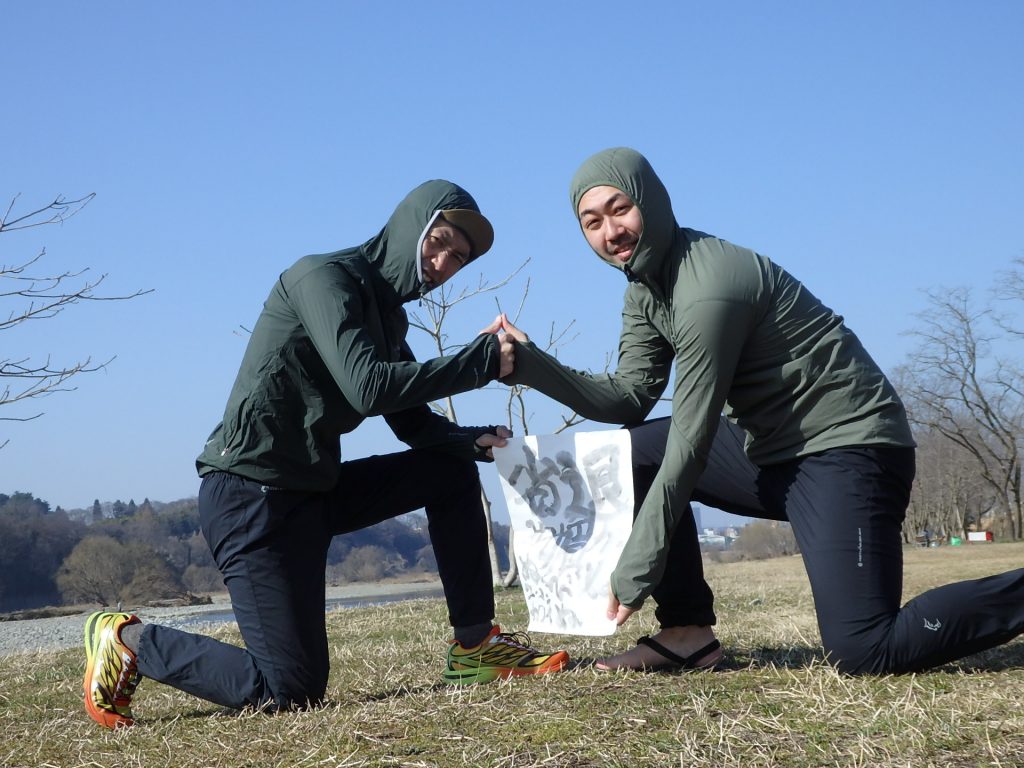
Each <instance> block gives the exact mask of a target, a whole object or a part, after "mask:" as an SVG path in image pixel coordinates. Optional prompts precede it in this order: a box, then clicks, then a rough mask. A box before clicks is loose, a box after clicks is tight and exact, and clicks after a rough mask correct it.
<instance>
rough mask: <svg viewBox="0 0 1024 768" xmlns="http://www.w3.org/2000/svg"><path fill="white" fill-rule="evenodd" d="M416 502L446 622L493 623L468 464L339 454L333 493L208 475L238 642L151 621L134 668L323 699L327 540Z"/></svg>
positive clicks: (184, 681)
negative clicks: (443, 600)
mask: <svg viewBox="0 0 1024 768" xmlns="http://www.w3.org/2000/svg"><path fill="white" fill-rule="evenodd" d="M421 507H422V508H424V509H425V511H426V515H427V521H428V526H429V532H430V540H431V543H432V544H433V547H434V555H435V557H436V559H437V567H438V572H439V575H440V578H441V582H442V585H443V586H444V591H445V597H446V599H447V602H448V611H449V618H450V620H451V622H452V624H453V625H455V626H472V625H475V624H480V623H484V622H487V621H490V620H491V619H492V618H493V617H494V594H493V587H492V585H491V570H490V560H489V558H488V555H487V538H486V537H487V534H486V527H485V523H484V516H483V510H482V508H481V501H480V478H479V475H478V474H477V470H476V465H475V464H474V463H473V462H471V461H466V460H464V459H459V458H456V457H453V456H451V455H449V454H445V453H441V452H434V451H426V450H413V451H406V452H404V453H396V454H390V455H387V456H371V457H369V458H366V459H360V460H357V461H349V462H344V463H343V464H342V465H341V477H340V479H339V480H338V483H337V485H336V486H335V488H334V490H333V491H331V492H329V493H304V492H295V491H287V490H280V489H274V488H269V487H266V486H263V485H261V484H260V483H257V482H253V481H251V480H246V479H244V478H241V477H238V476H237V475H231V474H225V473H219V472H215V473H213V474H210V475H207V476H206V477H204V478H203V482H202V486H201V488H200V491H199V517H200V523H201V525H202V528H203V534H204V535H205V537H206V540H207V543H208V544H209V545H210V550H211V552H212V553H213V558H214V560H215V561H216V563H217V567H218V568H219V569H220V571H221V573H222V574H223V576H224V583H225V584H226V586H227V588H228V591H229V593H230V595H231V605H232V608H233V610H234V614H235V619H236V620H237V622H238V628H239V629H240V630H241V633H242V639H243V640H244V641H245V648H239V647H237V646H234V645H230V644H226V643H222V642H219V641H217V640H215V639H213V638H210V637H206V636H203V635H194V634H190V633H187V632H181V631H179V630H175V629H172V628H169V627H163V626H160V625H157V624H146V625H145V627H144V629H143V632H142V637H141V639H140V641H139V648H138V664H139V672H140V674H141V675H142V676H143V677H148V678H151V679H153V680H158V681H160V682H162V683H166V684H168V685H171V686H173V687H175V688H178V689H179V690H183V691H186V692H188V693H191V694H193V695H195V696H199V697H200V698H203V699H206V700H208V701H212V702H214V703H216V704H220V705H222V706H227V707H234V708H242V707H244V706H246V705H249V706H255V707H268V708H271V709H279V708H290V707H295V706H305V705H308V704H315V703H317V702H319V701H321V700H322V699H323V696H324V692H325V691H326V688H327V676H328V672H329V668H330V665H329V660H328V647H327V632H326V625H325V616H324V598H325V570H326V563H327V549H328V547H329V546H330V543H331V538H332V537H333V536H335V535H336V534H339V533H347V532H349V531H354V530H357V529H360V528H365V527H367V526H370V525H373V524H374V523H378V522H380V521H382V520H386V519H388V518H392V517H395V516H397V515H401V514H404V513H406V512H411V511H413V510H416V509H419V508H421ZM367 650H368V651H371V650H372V649H369V648H368V649H367Z"/></svg>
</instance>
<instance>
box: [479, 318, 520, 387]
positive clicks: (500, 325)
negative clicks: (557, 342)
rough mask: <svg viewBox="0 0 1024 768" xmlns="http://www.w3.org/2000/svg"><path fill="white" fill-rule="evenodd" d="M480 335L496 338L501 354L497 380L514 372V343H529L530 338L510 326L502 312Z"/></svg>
mask: <svg viewBox="0 0 1024 768" xmlns="http://www.w3.org/2000/svg"><path fill="white" fill-rule="evenodd" d="M480 333H493V334H495V335H496V336H497V337H498V342H499V344H500V354H501V363H500V365H499V368H498V378H499V379H503V378H505V377H506V376H508V375H509V374H510V373H512V371H513V370H515V364H516V347H515V345H516V342H523V341H529V340H530V337H529V336H527V335H526V334H525V333H523V332H522V331H521V330H519V329H518V328H516V327H515V326H514V325H512V323H511V321H510V320H509V319H508V315H506V314H505V313H504V312H502V313H501V314H500V315H498V316H497V317H496V318H494V322H493V323H491V324H490V325H488V326H487V327H486V328H484V329H483V330H481V331H480Z"/></svg>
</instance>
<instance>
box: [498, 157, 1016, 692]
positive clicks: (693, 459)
mask: <svg viewBox="0 0 1024 768" xmlns="http://www.w3.org/2000/svg"><path fill="white" fill-rule="evenodd" d="M570 199H571V202H572V207H573V214H574V216H576V218H577V220H578V222H579V225H580V227H581V229H582V231H583V234H584V236H585V237H586V239H587V241H588V243H589V244H590V245H591V247H592V248H593V249H594V251H595V252H596V253H597V254H598V256H600V257H601V258H602V259H603V260H604V261H605V262H607V263H609V264H611V265H612V266H613V267H615V268H616V269H619V270H621V271H622V272H623V274H624V275H625V277H626V278H627V280H628V281H629V285H628V288H627V290H626V297H625V305H624V308H623V312H622V318H623V325H622V335H621V338H620V341H619V357H618V366H617V368H616V370H615V372H614V373H611V374H605V375H596V376H594V375H588V374H583V373H580V372H577V371H573V370H571V369H569V368H566V367H564V366H563V365H561V364H560V363H559V362H558V360H556V359H555V358H554V357H552V356H550V355H548V354H546V353H544V352H543V351H541V350H540V349H538V348H537V347H536V346H534V345H533V344H532V343H530V342H529V341H528V339H527V337H526V336H525V334H523V333H522V332H521V331H519V329H517V328H515V327H514V326H512V325H511V324H510V323H508V321H507V318H505V319H503V322H502V325H503V328H504V331H505V335H506V337H508V336H511V337H513V338H514V339H516V342H517V343H516V349H515V372H514V373H513V375H512V376H511V377H508V378H506V379H504V381H506V382H508V383H520V384H526V385H528V386H531V387H534V388H535V389H538V390H540V391H541V392H543V393H545V394H547V395H548V396H550V397H552V398H554V399H556V400H558V401H560V402H562V403H564V404H565V405H568V406H569V407H571V408H573V409H574V410H576V411H577V412H578V413H579V414H580V415H582V416H584V417H586V418H588V419H593V420H595V421H606V422H613V423H620V424H626V425H638V424H639V426H633V427H632V428H631V439H632V445H633V472H634V485H635V488H634V494H635V498H636V499H637V508H636V511H635V514H636V519H635V522H634V525H633V529H632V532H631V534H630V537H629V539H628V541H627V543H626V546H625V549H624V550H623V552H622V555H621V557H620V558H619V561H618V564H617V565H616V568H615V570H614V572H613V574H612V579H611V593H610V597H609V610H608V615H609V618H614V619H616V621H617V622H618V623H619V624H622V623H623V622H625V621H626V620H627V619H628V618H629V616H630V615H631V614H632V613H633V612H634V611H636V610H637V609H639V608H640V606H641V605H642V604H643V602H644V600H645V599H646V598H647V597H649V596H653V597H654V599H655V601H656V602H657V604H658V607H657V611H656V616H657V618H658V620H659V622H660V624H661V626H662V630H661V632H659V633H658V634H657V635H656V636H655V637H653V638H650V637H644V638H641V639H640V641H639V642H638V644H637V646H636V647H635V648H633V649H630V650H629V651H627V652H625V653H622V654H619V655H617V656H613V657H610V658H607V659H603V660H599V661H598V663H597V666H598V668H599V669H619V668H631V669H650V668H659V667H676V668H678V667H682V668H706V667H711V666H714V665H715V664H716V663H717V662H718V661H719V660H720V659H721V656H722V651H721V648H720V645H719V643H718V641H717V640H715V638H714V633H713V631H712V625H713V624H714V623H715V615H714V607H713V600H714V598H713V595H712V593H711V590H710V588H709V587H708V585H707V583H706V582H705V580H704V575H703V570H702V567H701V557H700V549H699V544H698V541H697V535H696V529H695V525H694V520H693V514H692V511H691V510H690V508H689V501H690V500H691V499H694V500H696V501H699V502H703V503H706V504H708V505H710V506H714V507H717V508H719V509H723V510H726V511H729V512H733V513H736V514H740V515H748V516H752V517H761V518H769V519H775V520H788V521H789V522H790V523H791V524H792V527H793V532H794V534H795V536H796V539H797V542H798V544H799V546H800V552H801V555H802V556H803V559H804V563H805V566H806V568H807V573H808V577H809V579H810V583H811V587H812V591H813V593H814V600H815V609H816V612H817V617H818V625H819V628H820V630H821V637H822V641H823V644H824V646H825V650H826V651H827V653H828V658H829V660H830V662H831V663H833V664H835V665H836V666H837V667H838V668H839V669H841V670H844V671H847V672H853V673H860V672H873V673H888V672H907V671H915V670H919V669H924V668H927V667H931V666H935V665H938V664H943V663H945V662H947V661H950V660H952V659H956V658H959V657H961V656H964V655H966V654H969V653H975V652H977V651H980V650H982V649H985V648H990V647H992V646H995V645H998V644H1000V643H1004V642H1006V641H1008V640H1009V639H1011V638H1012V637H1014V636H1016V635H1018V634H1020V633H1021V632H1022V631H1024V569H1018V570H1016V571H1011V572H1009V573H1005V574H1001V575H998V576H993V577H990V578H988V579H984V580H981V581H975V582H964V583H960V584H951V585H947V586H944V587H940V588H938V589H934V590H931V591H930V592H926V593H925V594H923V595H920V596H918V597H917V598H915V599H914V600H912V601H910V602H909V603H907V605H906V606H904V607H903V608H902V610H901V608H900V599H901V587H902V557H903V556H902V540H901V533H900V531H901V526H902V522H903V516H904V512H905V510H906V505H907V502H908V499H909V495H910V489H911V484H912V481H913V477H914V441H913V439H912V437H911V432H910V428H909V426H908V423H907V418H906V413H905V411H904V408H903V405H902V403H901V402H900V399H899V397H898V396H897V394H896V392H895V390H894V389H893V387H892V385H891V384H890V383H889V382H888V380H887V379H886V377H885V376H884V375H883V373H882V372H881V370H880V369H879V368H878V366H877V365H876V364H875V363H874V361H873V360H872V359H871V357H870V356H869V355H868V353H867V352H866V351H865V350H864V348H863V347H862V346H861V344H860V342H859V340H858V339H857V337H856V336H854V334H853V333H852V332H851V331H850V330H849V329H848V328H847V327H846V326H845V325H844V323H843V319H842V318H841V317H840V316H839V315H837V314H835V313H834V312H833V311H832V310H830V309H829V308H828V307H826V306H824V305H823V304H822V303H821V302H820V301H818V299H817V298H815V297H814V296H813V295H812V294H811V293H810V292H809V291H808V290H807V289H806V288H805V287H804V286H803V285H801V283H799V282H798V281H797V280H796V279H794V278H793V277H792V276H791V275H790V274H788V273H787V272H786V271H785V270H783V269H782V268H781V267H779V266H777V265H776V264H774V263H772V262H771V261H770V260H769V259H767V258H765V257H764V256H761V255H759V254H757V253H755V252H753V251H750V250H747V249H745V248H740V247H737V246H735V245H732V244H731V243H728V242H726V241H724V240H721V239H719V238H716V237H712V236H711V235H707V234H704V233H702V232H698V231H696V230H693V229H687V228H684V227H680V226H679V225H678V224H677V221H676V217H675V214H674V213H673V210H672V204H671V200H670V198H669V195H668V192H667V190H666V189H665V187H664V185H663V184H662V182H661V180H660V179H659V178H658V176H657V175H656V174H655V173H654V170H653V169H652V168H651V166H650V164H649V163H648V162H647V160H646V159H645V158H644V157H643V156H642V155H641V154H640V153H638V152H636V151H635V150H632V149H626V148H617V149H609V150H605V151H603V152H599V153H597V154H596V155H594V156H593V157H591V158H590V159H588V160H587V161H586V162H584V163H583V165H582V166H581V167H580V169H579V170H578V171H577V173H576V175H575V177H574V178H573V180H572V184H571V189H570ZM673 369H674V373H675V384H674V389H673V392H672V416H671V417H670V418H668V419H660V420H655V421H651V422H646V423H641V422H643V420H644V419H646V418H647V416H648V414H650V412H651V409H652V408H653V407H654V405H655V404H656V402H657V401H658V399H659V397H660V396H661V395H662V393H663V392H664V390H665V388H666V386H667V384H668V380H669V374H670V372H671V371H672V370H673ZM723 411H724V412H725V415H726V417H727V418H726V417H723V416H722V413H723Z"/></svg>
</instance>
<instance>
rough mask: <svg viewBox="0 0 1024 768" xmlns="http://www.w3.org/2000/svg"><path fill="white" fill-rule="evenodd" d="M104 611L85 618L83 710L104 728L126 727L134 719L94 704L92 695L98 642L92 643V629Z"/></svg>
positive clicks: (132, 722)
mask: <svg viewBox="0 0 1024 768" xmlns="http://www.w3.org/2000/svg"><path fill="white" fill-rule="evenodd" d="M105 615H108V614H105V613H102V612H99V613H94V614H92V615H91V616H89V618H88V619H86V620H85V629H84V635H85V678H84V679H83V681H82V689H83V693H84V699H85V711H86V713H88V715H89V717H91V718H92V719H93V720H95V721H96V722H97V723H99V724H100V725H102V726H103V727H104V728H110V729H114V728H127V727H128V726H130V725H133V724H134V723H135V721H134V720H133V719H132V718H130V717H125V716H124V715H119V714H117V713H116V712H111V711H110V710H108V709H104V708H103V707H100V706H98V705H97V704H96V702H95V701H94V700H93V697H92V681H93V674H94V672H95V671H96V670H95V666H96V654H97V653H98V652H99V644H98V643H94V642H93V641H94V638H95V632H94V631H93V630H94V628H95V626H96V622H98V621H99V620H100V619H101V618H103V617H104V616H105Z"/></svg>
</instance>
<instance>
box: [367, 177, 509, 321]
mask: <svg viewBox="0 0 1024 768" xmlns="http://www.w3.org/2000/svg"><path fill="white" fill-rule="evenodd" d="M453 209H458V210H462V211H467V210H468V211H474V212H476V213H477V214H479V213H480V207H479V206H478V205H477V204H476V200H474V199H473V196H472V195H470V194H469V192H467V191H466V190H464V189H463V188H462V187H460V186H459V185H458V184H453V183H452V182H450V181H444V180H443V179H435V180H433V181H427V182H424V183H423V184H420V185H419V186H418V187H416V188H415V189H414V190H413V191H412V192H410V193H409V194H408V195H406V196H405V198H404V199H403V200H402V202H400V203H399V204H398V207H397V208H395V212H394V213H392V214H391V218H389V219H388V223H387V224H386V225H385V226H384V229H382V230H381V231H380V233H379V234H378V235H377V236H375V237H373V238H372V239H370V240H368V241H367V242H366V243H364V244H363V245H362V246H361V248H360V250H362V251H363V254H364V256H365V257H366V259H367V261H369V262H370V263H371V264H373V265H374V266H375V267H376V268H377V271H378V272H379V273H380V276H381V277H382V278H383V280H384V282H385V283H386V284H387V288H388V289H390V292H391V293H392V294H393V295H392V297H391V298H392V299H393V303H394V305H398V304H404V303H405V302H407V301H412V300H413V299H415V298H417V297H419V296H420V295H421V294H423V293H426V292H427V290H429V289H428V288H427V287H426V285H425V284H424V282H423V278H422V276H421V271H420V253H421V251H420V249H421V245H422V242H423V238H424V236H425V235H426V232H427V229H428V228H429V227H430V225H431V224H432V223H433V221H434V219H436V218H437V216H438V214H439V213H441V214H443V213H444V211H446V210H453ZM481 218H482V215H481ZM484 221H486V219H485V220H484ZM488 245H489V243H488ZM483 250H486V248H485V249H483ZM482 252H483V251H481V253H482ZM479 255H480V253H477V252H476V248H474V249H473V252H472V253H471V254H470V258H469V261H472V260H474V259H475V258H476V257H477V256H479ZM389 303H390V302H389Z"/></svg>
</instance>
